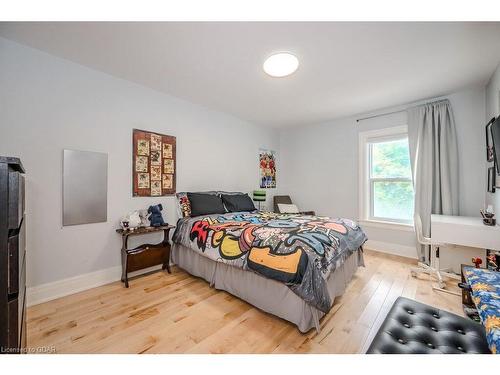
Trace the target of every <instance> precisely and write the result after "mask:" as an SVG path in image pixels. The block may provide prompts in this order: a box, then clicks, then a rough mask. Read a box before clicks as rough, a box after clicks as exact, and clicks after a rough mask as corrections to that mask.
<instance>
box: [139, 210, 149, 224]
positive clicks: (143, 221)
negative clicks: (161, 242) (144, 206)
mask: <svg viewBox="0 0 500 375" xmlns="http://www.w3.org/2000/svg"><path fill="white" fill-rule="evenodd" d="M139 217H140V218H141V225H140V227H149V220H148V210H139Z"/></svg>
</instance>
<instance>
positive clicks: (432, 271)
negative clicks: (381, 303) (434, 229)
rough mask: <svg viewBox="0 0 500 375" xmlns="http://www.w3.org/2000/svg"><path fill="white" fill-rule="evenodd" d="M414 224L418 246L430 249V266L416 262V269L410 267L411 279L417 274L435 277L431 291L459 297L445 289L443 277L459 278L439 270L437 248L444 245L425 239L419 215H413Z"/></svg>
mask: <svg viewBox="0 0 500 375" xmlns="http://www.w3.org/2000/svg"><path fill="white" fill-rule="evenodd" d="M414 224H415V233H416V234H417V241H418V243H419V244H420V245H424V246H429V247H430V256H429V258H430V262H429V263H430V264H429V265H427V264H425V263H423V262H418V267H412V268H411V270H410V272H411V275H412V276H413V277H416V276H417V275H418V274H421V273H425V274H428V275H429V276H435V277H436V278H437V280H438V285H437V286H434V285H433V286H432V289H434V290H437V291H441V292H446V293H449V294H454V295H461V294H460V293H456V292H453V291H450V290H447V289H446V283H445V282H444V280H443V276H444V277H449V278H453V279H457V280H459V279H460V278H459V276H458V275H455V274H453V273H450V272H447V270H443V269H441V267H440V266H439V248H440V247H442V246H444V245H445V244H442V243H437V242H434V241H432V238H429V237H425V236H424V232H423V229H422V219H421V218H420V215H415V217H414Z"/></svg>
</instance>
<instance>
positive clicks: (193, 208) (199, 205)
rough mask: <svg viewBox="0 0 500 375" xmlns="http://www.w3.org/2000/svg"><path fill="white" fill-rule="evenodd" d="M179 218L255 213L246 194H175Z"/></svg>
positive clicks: (210, 192)
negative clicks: (229, 213)
mask: <svg viewBox="0 0 500 375" xmlns="http://www.w3.org/2000/svg"><path fill="white" fill-rule="evenodd" d="M176 197H177V204H178V207H179V209H180V210H179V211H180V216H181V217H190V216H193V217H194V216H201V215H211V214H224V213H226V212H244V211H255V210H256V208H255V205H254V204H253V201H252V199H251V198H250V197H249V196H248V194H244V193H230V192H213V191H209V192H203V193H184V192H182V193H177V194H176Z"/></svg>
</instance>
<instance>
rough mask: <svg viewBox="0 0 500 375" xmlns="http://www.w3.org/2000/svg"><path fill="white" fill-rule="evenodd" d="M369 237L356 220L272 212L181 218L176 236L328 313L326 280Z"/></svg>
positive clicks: (196, 249)
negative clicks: (283, 288)
mask: <svg viewBox="0 0 500 375" xmlns="http://www.w3.org/2000/svg"><path fill="white" fill-rule="evenodd" d="M366 239H367V237H366V235H365V233H364V232H363V230H362V229H361V228H360V227H359V226H358V225H357V223H355V222H354V221H352V220H349V219H343V218H329V217H321V216H311V215H300V214H299V215H297V214H276V213H271V212H236V213H235V212H231V213H225V214H213V215H208V216H197V217H190V218H182V219H180V220H179V221H178V222H177V226H176V230H175V233H174V235H173V242H174V243H176V244H181V245H183V246H184V247H187V248H190V249H191V250H193V251H194V252H196V253H197V254H198V255H200V256H203V257H205V258H208V259H209V260H212V261H215V262H217V263H223V264H225V265H227V266H232V267H234V268H239V269H242V270H244V271H248V270H251V271H253V273H256V274H258V275H260V276H262V277H264V278H266V279H272V280H274V281H278V282H281V283H282V284H284V285H286V286H287V287H288V288H289V289H290V290H291V291H292V292H293V293H295V294H296V295H298V296H299V297H300V298H302V299H303V300H304V301H305V303H307V304H309V305H311V306H314V307H315V308H316V309H317V310H319V311H322V312H323V313H328V312H329V311H330V308H331V306H332V304H333V301H332V299H331V298H330V295H329V292H328V289H327V285H326V281H327V280H328V279H329V277H330V275H331V274H332V273H334V272H335V270H336V269H337V268H338V267H340V266H342V265H343V263H344V262H345V260H346V259H347V258H349V257H350V256H351V255H352V254H354V253H358V252H359V248H360V247H361V246H362V245H363V243H364V242H365V241H366Z"/></svg>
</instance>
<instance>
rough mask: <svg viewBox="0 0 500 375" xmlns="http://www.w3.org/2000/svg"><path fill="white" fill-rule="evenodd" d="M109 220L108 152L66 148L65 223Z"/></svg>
mask: <svg viewBox="0 0 500 375" xmlns="http://www.w3.org/2000/svg"><path fill="white" fill-rule="evenodd" d="M107 219H108V154H104V153H101V152H90V151H76V150H64V151H63V226H67V225H77V224H88V223H100V222H105V221H107Z"/></svg>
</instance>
